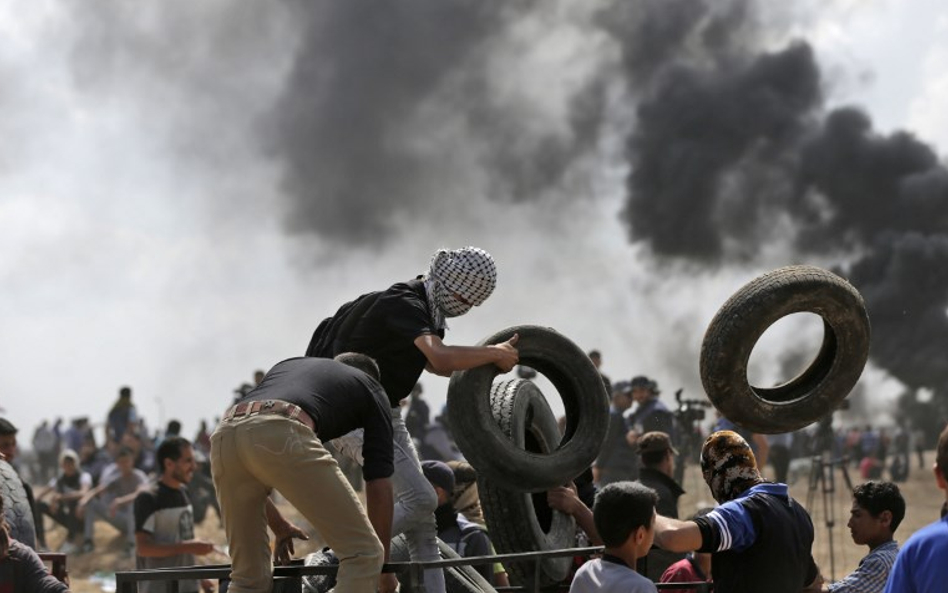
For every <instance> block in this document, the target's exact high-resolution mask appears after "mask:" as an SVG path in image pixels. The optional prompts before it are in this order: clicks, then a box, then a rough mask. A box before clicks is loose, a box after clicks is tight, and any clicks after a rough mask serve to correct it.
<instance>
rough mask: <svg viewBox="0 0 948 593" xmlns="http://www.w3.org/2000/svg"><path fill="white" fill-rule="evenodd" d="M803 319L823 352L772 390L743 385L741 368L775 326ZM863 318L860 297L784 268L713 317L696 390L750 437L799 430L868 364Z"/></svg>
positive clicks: (812, 272)
mask: <svg viewBox="0 0 948 593" xmlns="http://www.w3.org/2000/svg"><path fill="white" fill-rule="evenodd" d="M801 312H809V313H815V314H817V315H819V316H820V317H821V318H822V319H823V327H824V336H823V345H822V347H821V348H820V351H819V354H817V356H816V359H815V360H814V361H813V363H812V364H811V365H810V366H809V367H808V368H807V369H806V370H804V371H803V372H802V373H801V374H800V375H799V376H797V377H796V378H794V379H792V380H790V381H788V382H787V383H784V384H782V385H778V386H776V387H773V388H762V387H755V386H752V385H750V383H749V382H748V379H747V363H748V360H749V358H750V355H751V352H752V351H753V349H754V345H755V344H756V343H757V341H758V340H759V339H760V336H761V335H763V333H764V332H765V331H766V330H767V328H769V327H770V326H771V325H773V323H774V322H776V321H777V320H778V319H780V318H782V317H785V316H786V315H790V314H792V313H801ZM869 339H870V330H869V317H868V315H867V313H866V304H865V302H864V301H863V299H862V296H861V295H860V294H859V292H857V291H856V289H855V288H853V286H852V285H850V284H849V283H848V282H847V281H846V280H844V279H842V278H840V277H839V276H837V275H835V274H833V273H831V272H829V271H827V270H824V269H822V268H816V267H813V266H788V267H785V268H779V269H777V270H774V271H772V272H769V273H767V274H764V275H763V276H760V277H759V278H756V279H754V280H753V281H751V282H750V283H748V284H747V285H746V286H744V287H743V288H741V289H740V290H738V291H737V292H736V293H735V294H734V296H732V297H731V298H730V299H728V301H727V302H726V303H724V305H723V306H722V307H721V309H720V310H719V311H718V313H717V315H715V317H714V319H713V320H712V321H711V324H710V325H709V326H708V330H707V332H706V333H705V336H704V342H703V343H702V346H701V383H702V384H703V385H704V389H705V391H706V392H707V394H708V398H709V399H710V400H711V403H713V404H714V406H715V407H716V408H717V409H718V410H719V411H720V412H721V413H722V414H723V415H724V416H725V417H726V418H728V419H729V420H731V421H732V422H734V423H735V424H737V425H739V426H742V427H744V428H747V429H750V430H752V431H754V432H759V433H764V434H776V433H783V432H790V431H794V430H798V429H800V428H803V427H805V426H808V425H809V424H812V423H813V422H816V421H817V420H819V419H820V418H822V417H824V416H825V415H826V414H829V413H830V412H832V411H833V410H835V409H836V408H837V407H838V406H839V405H840V403H842V401H843V400H844V399H845V398H846V396H847V395H849V393H850V391H851V390H852V388H853V386H855V385H856V381H858V380H859V376H860V375H861V374H862V371H863V368H864V367H865V365H866V360H867V359H868V357H869Z"/></svg>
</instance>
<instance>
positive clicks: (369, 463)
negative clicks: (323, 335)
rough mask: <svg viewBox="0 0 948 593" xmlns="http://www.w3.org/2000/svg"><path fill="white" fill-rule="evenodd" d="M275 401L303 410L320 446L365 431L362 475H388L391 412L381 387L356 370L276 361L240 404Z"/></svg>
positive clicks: (315, 361) (324, 362)
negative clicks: (349, 433)
mask: <svg viewBox="0 0 948 593" xmlns="http://www.w3.org/2000/svg"><path fill="white" fill-rule="evenodd" d="M268 399H275V400H280V401H285V402H290V403H291V404H296V405H298V406H299V407H301V408H303V410H305V411H306V413H307V414H309V415H310V417H311V418H312V419H313V422H314V423H315V424H316V435H317V436H318V437H319V439H320V440H321V441H323V442H326V441H329V440H332V439H334V438H336V437H340V436H342V435H344V434H346V433H348V432H351V431H353V430H355V429H357V428H362V429H365V441H364V443H363V446H362V457H363V458H364V459H365V464H364V465H363V466H362V475H363V477H364V478H365V479H366V480H374V479H376V478H387V477H389V476H391V475H392V473H393V472H394V469H395V467H394V464H393V444H392V443H393V437H392V412H391V408H390V407H389V403H388V399H387V398H386V397H385V392H384V391H382V387H381V385H379V384H378V383H377V382H376V381H374V380H372V378H371V377H369V376H368V375H366V374H365V373H363V372H362V371H360V370H358V369H355V368H353V367H350V366H348V365H344V364H342V363H339V362H336V361H334V360H331V359H328V358H309V357H301V358H290V359H288V360H284V361H283V362H280V363H277V364H276V366H274V367H273V368H272V369H270V372H269V373H267V375H266V376H265V377H264V378H263V381H261V383H260V385H258V386H257V388H256V389H254V390H253V391H251V392H250V393H248V394H247V397H245V398H243V399H242V400H240V401H241V403H243V402H248V401H266V400H268Z"/></svg>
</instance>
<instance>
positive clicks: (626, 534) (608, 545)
mask: <svg viewBox="0 0 948 593" xmlns="http://www.w3.org/2000/svg"><path fill="white" fill-rule="evenodd" d="M657 502H658V497H657V496H656V494H655V491H654V490H652V489H650V488H647V487H645V486H643V485H641V484H638V483H635V482H613V483H612V484H609V485H607V486H605V487H604V488H603V489H602V490H600V491H599V493H598V494H597V495H596V502H595V504H594V505H593V521H595V523H596V531H597V532H598V534H599V536H600V537H601V538H602V541H603V543H604V544H605V549H604V550H603V554H602V557H601V558H596V559H594V560H590V561H589V562H587V563H585V564H583V565H582V566H581V567H580V569H579V570H578V571H577V572H576V576H575V577H573V583H572V585H570V588H569V590H570V593H587V592H589V593H592V592H600V593H619V592H621V593H654V592H656V591H658V589H656V587H655V584H654V583H653V582H652V581H650V580H648V579H647V578H645V577H644V576H642V575H640V574H639V573H637V572H636V571H635V564H636V562H637V561H638V559H639V558H641V557H643V556H645V555H646V554H648V551H649V548H651V547H652V540H653V539H654V537H655V516H656V514H655V504H656V503H657Z"/></svg>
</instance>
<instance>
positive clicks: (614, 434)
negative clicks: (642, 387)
mask: <svg viewBox="0 0 948 593" xmlns="http://www.w3.org/2000/svg"><path fill="white" fill-rule="evenodd" d="M631 407H632V385H631V383H629V382H628V381H619V382H617V383H616V384H615V386H614V387H613V389H612V404H611V405H610V406H609V426H608V428H607V429H606V438H605V440H604V441H603V443H602V448H600V449H599V456H598V457H597V458H596V461H595V462H594V463H593V480H594V481H595V482H596V485H597V486H599V487H600V488H602V487H603V486H605V485H606V484H611V483H612V482H620V481H623V480H635V479H636V478H638V477H639V461H638V455H637V454H636V450H635V446H633V445H632V444H630V443H629V441H628V440H627V439H626V434H627V433H628V432H629V429H628V425H627V424H626V420H625V413H626V412H627V411H628V409H629V408H631Z"/></svg>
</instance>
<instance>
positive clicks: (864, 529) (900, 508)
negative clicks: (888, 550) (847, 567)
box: [847, 482, 905, 548]
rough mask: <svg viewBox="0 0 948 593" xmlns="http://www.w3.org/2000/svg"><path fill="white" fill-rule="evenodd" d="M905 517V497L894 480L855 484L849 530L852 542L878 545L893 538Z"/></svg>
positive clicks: (861, 544) (863, 544)
mask: <svg viewBox="0 0 948 593" xmlns="http://www.w3.org/2000/svg"><path fill="white" fill-rule="evenodd" d="M904 517H905V499H904V498H902V493H901V492H899V487H898V486H896V485H895V484H893V483H892V482H866V483H865V484H860V485H858V486H856V487H855V488H853V506H852V510H851V511H850V516H849V523H847V526H848V527H849V532H850V533H851V534H852V536H853V542H855V543H856V544H857V545H860V546H869V547H871V548H875V547H876V546H878V545H880V544H884V543H885V542H887V541H889V540H891V539H892V534H894V533H895V530H896V529H898V527H899V524H900V523H901V522H902V519H903V518H904Z"/></svg>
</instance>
